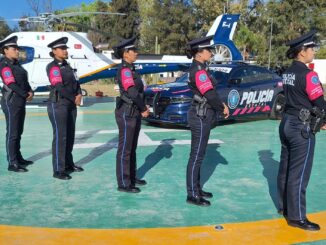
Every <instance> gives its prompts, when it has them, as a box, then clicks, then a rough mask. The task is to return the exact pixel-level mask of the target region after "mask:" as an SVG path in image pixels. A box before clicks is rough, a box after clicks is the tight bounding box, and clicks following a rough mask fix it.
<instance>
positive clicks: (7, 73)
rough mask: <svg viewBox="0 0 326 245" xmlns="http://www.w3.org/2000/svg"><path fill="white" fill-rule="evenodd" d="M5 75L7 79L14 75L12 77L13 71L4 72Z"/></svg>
mask: <svg viewBox="0 0 326 245" xmlns="http://www.w3.org/2000/svg"><path fill="white" fill-rule="evenodd" d="M4 75H5V77H11V76H12V75H11V71H8V70H7V71H5V72H4Z"/></svg>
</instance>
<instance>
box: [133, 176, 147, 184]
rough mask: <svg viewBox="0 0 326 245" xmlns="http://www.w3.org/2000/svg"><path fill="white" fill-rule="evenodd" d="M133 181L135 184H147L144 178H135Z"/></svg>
mask: <svg viewBox="0 0 326 245" xmlns="http://www.w3.org/2000/svg"><path fill="white" fill-rule="evenodd" d="M135 183H136V185H146V184H147V182H146V180H144V179H137V178H136V179H135Z"/></svg>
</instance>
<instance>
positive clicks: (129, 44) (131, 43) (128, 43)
mask: <svg viewBox="0 0 326 245" xmlns="http://www.w3.org/2000/svg"><path fill="white" fill-rule="evenodd" d="M135 41H136V38H135V37H133V38H129V39H124V40H122V41H121V42H120V43H118V44H117V45H116V46H114V47H113V49H117V50H121V49H124V50H127V49H136V46H135Z"/></svg>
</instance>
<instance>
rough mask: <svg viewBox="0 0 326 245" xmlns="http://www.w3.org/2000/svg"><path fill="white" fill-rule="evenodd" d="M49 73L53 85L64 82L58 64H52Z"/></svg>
mask: <svg viewBox="0 0 326 245" xmlns="http://www.w3.org/2000/svg"><path fill="white" fill-rule="evenodd" d="M49 73H50V74H49V79H50V83H51V85H53V86H55V85H56V84H57V83H62V76H61V72H60V68H59V67H58V66H52V67H51V68H50V72H49Z"/></svg>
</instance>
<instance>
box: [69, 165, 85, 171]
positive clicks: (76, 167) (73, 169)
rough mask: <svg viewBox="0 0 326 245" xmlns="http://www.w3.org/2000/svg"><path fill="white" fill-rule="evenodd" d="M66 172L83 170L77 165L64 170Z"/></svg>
mask: <svg viewBox="0 0 326 245" xmlns="http://www.w3.org/2000/svg"><path fill="white" fill-rule="evenodd" d="M65 171H66V172H82V171H84V169H83V168H82V167H80V166H78V165H72V166H68V167H66V168H65Z"/></svg>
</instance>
